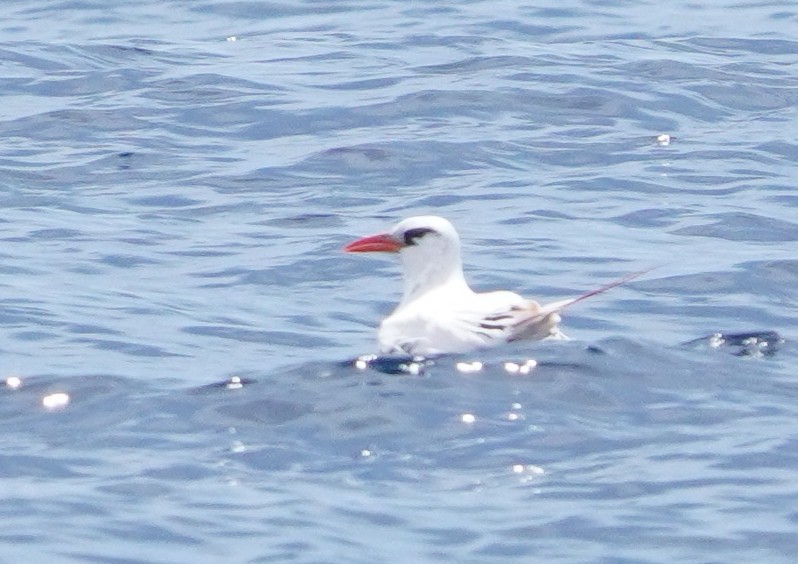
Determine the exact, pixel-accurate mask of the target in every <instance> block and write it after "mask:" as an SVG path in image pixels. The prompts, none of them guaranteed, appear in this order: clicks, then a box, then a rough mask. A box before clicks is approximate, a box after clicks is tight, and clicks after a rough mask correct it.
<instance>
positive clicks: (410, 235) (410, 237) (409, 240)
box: [405, 227, 435, 245]
mask: <svg viewBox="0 0 798 564" xmlns="http://www.w3.org/2000/svg"><path fill="white" fill-rule="evenodd" d="M427 233H435V230H434V229H430V228H428V227H417V228H416V229H408V230H407V231H405V245H415V244H416V239H418V238H420V237H423V236H424V235H426V234H427Z"/></svg>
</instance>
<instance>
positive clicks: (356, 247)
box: [344, 215, 467, 303]
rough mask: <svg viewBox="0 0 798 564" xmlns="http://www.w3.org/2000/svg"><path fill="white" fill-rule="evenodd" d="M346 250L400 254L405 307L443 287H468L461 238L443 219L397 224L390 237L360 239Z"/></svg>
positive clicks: (423, 218) (417, 219) (415, 219)
mask: <svg viewBox="0 0 798 564" xmlns="http://www.w3.org/2000/svg"><path fill="white" fill-rule="evenodd" d="M344 250H345V251H347V252H350V253H365V252H393V253H399V258H400V259H401V261H402V269H403V270H404V278H405V291H404V298H403V299H402V302H403V303H404V302H407V301H409V300H410V299H412V298H414V297H415V296H417V295H420V294H423V293H424V292H427V291H429V290H431V289H433V288H436V287H438V286H440V285H441V284H445V283H451V284H457V285H463V286H465V278H464V277H463V263H462V259H461V258H460V237H459V236H458V235H457V231H455V229H454V226H453V225H452V224H451V223H449V221H448V220H446V219H444V218H442V217H438V216H434V215H424V216H416V217H409V218H407V219H405V220H403V221H400V222H399V223H397V224H396V226H394V228H393V229H391V231H390V232H389V233H381V234H379V235H372V236H370V237H364V238H362V239H358V240H357V241H354V242H352V243H350V244H349V245H347V246H346V247H344ZM466 287H467V286H466Z"/></svg>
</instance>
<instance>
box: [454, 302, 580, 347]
mask: <svg viewBox="0 0 798 564" xmlns="http://www.w3.org/2000/svg"><path fill="white" fill-rule="evenodd" d="M498 294H506V297H505V296H501V295H498ZM485 297H486V298H490V299H485V300H484V302H485V303H483V304H482V307H477V308H472V309H469V310H461V311H459V312H458V314H457V316H456V318H455V323H454V325H456V326H457V329H458V332H460V333H461V334H468V335H470V338H471V339H472V340H477V342H480V343H481V344H482V345H486V344H490V343H493V342H498V341H517V340H520V339H529V340H538V339H545V338H547V337H552V336H557V335H558V334H559V330H558V328H557V324H558V323H559V322H560V316H559V314H558V313H557V312H558V311H559V310H558V309H556V308H555V309H551V308H544V307H541V305H540V304H538V303H537V302H535V301H533V300H525V299H523V298H521V297H520V296H518V295H516V294H511V293H509V292H507V293H504V292H502V293H499V292H496V293H494V294H493V295H486V296H485ZM496 298H499V299H496ZM502 298H505V299H502ZM568 301H570V300H568Z"/></svg>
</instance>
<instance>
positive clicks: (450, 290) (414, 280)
mask: <svg viewBox="0 0 798 564" xmlns="http://www.w3.org/2000/svg"><path fill="white" fill-rule="evenodd" d="M436 290H444V291H445V292H446V293H447V294H462V293H470V292H471V288H470V287H469V286H468V283H467V282H466V280H465V276H464V275H463V267H462V264H461V263H460V261H459V260H458V261H456V262H451V263H449V264H435V263H429V264H427V265H425V266H424V268H421V269H418V270H415V271H414V270H410V271H408V272H407V273H406V275H405V280H404V294H403V296H402V301H401V303H400V304H399V305H400V307H401V306H403V305H406V304H408V303H410V302H413V301H415V300H417V299H418V298H420V297H421V296H424V295H426V294H428V293H430V292H435V291H436Z"/></svg>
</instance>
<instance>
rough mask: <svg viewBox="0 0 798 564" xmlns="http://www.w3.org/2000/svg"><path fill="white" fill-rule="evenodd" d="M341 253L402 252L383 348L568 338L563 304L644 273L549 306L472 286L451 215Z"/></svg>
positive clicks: (434, 351) (404, 224)
mask: <svg viewBox="0 0 798 564" xmlns="http://www.w3.org/2000/svg"><path fill="white" fill-rule="evenodd" d="M344 251H346V252H349V253H370V252H388V253H398V254H399V258H400V259H401V261H402V270H403V272H404V294H403V296H402V301H401V302H399V305H398V306H397V307H396V309H395V310H394V312H393V313H392V314H391V315H390V316H388V317H387V318H385V319H384V320H383V321H382V323H381V324H380V329H379V332H378V340H379V346H380V352H381V353H385V354H389V353H408V354H413V355H423V356H431V355H439V354H448V353H462V352H468V351H472V350H475V349H479V348H483V347H489V346H492V345H497V344H500V343H506V342H509V341H517V340H520V339H528V340H538V339H547V338H554V339H567V337H566V336H565V335H563V334H562V333H561V332H560V330H559V327H558V324H559V322H560V315H559V313H560V312H561V311H562V310H563V309H565V308H566V307H568V306H570V305H573V304H575V303H576V302H579V301H582V300H584V299H586V298H589V297H591V296H595V295H596V294H600V293H602V292H605V291H607V290H609V289H610V288H614V287H615V286H618V285H619V284H622V283H624V282H626V281H628V280H630V279H632V278H634V277H636V276H639V275H640V274H642V272H639V273H635V274H632V275H630V276H627V277H625V278H623V279H621V280H617V281H615V282H612V283H611V284H608V285H607V286H603V287H601V288H599V289H597V290H593V291H591V292H588V293H586V294H583V295H581V296H579V297H577V298H571V299H567V300H560V301H557V302H553V303H550V304H547V305H540V304H539V303H537V302H535V301H533V300H528V299H526V298H523V297H521V296H519V295H518V294H515V293H513V292H507V291H498V292H485V293H478V292H474V291H473V290H472V289H471V288H470V287H469V285H468V283H467V282H466V280H465V276H464V275H463V263H462V259H461V258H460V237H459V236H458V235H457V231H455V229H454V226H452V224H451V223H449V221H448V220H446V219H444V218H442V217H437V216H418V217H410V218H407V219H405V220H403V221H401V222H399V223H398V224H396V226H394V228H393V229H392V230H391V231H390V232H389V233H381V234H379V235H371V236H369V237H364V238H362V239H358V240H357V241H353V242H352V243H349V244H348V245H347V246H346V247H344Z"/></svg>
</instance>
